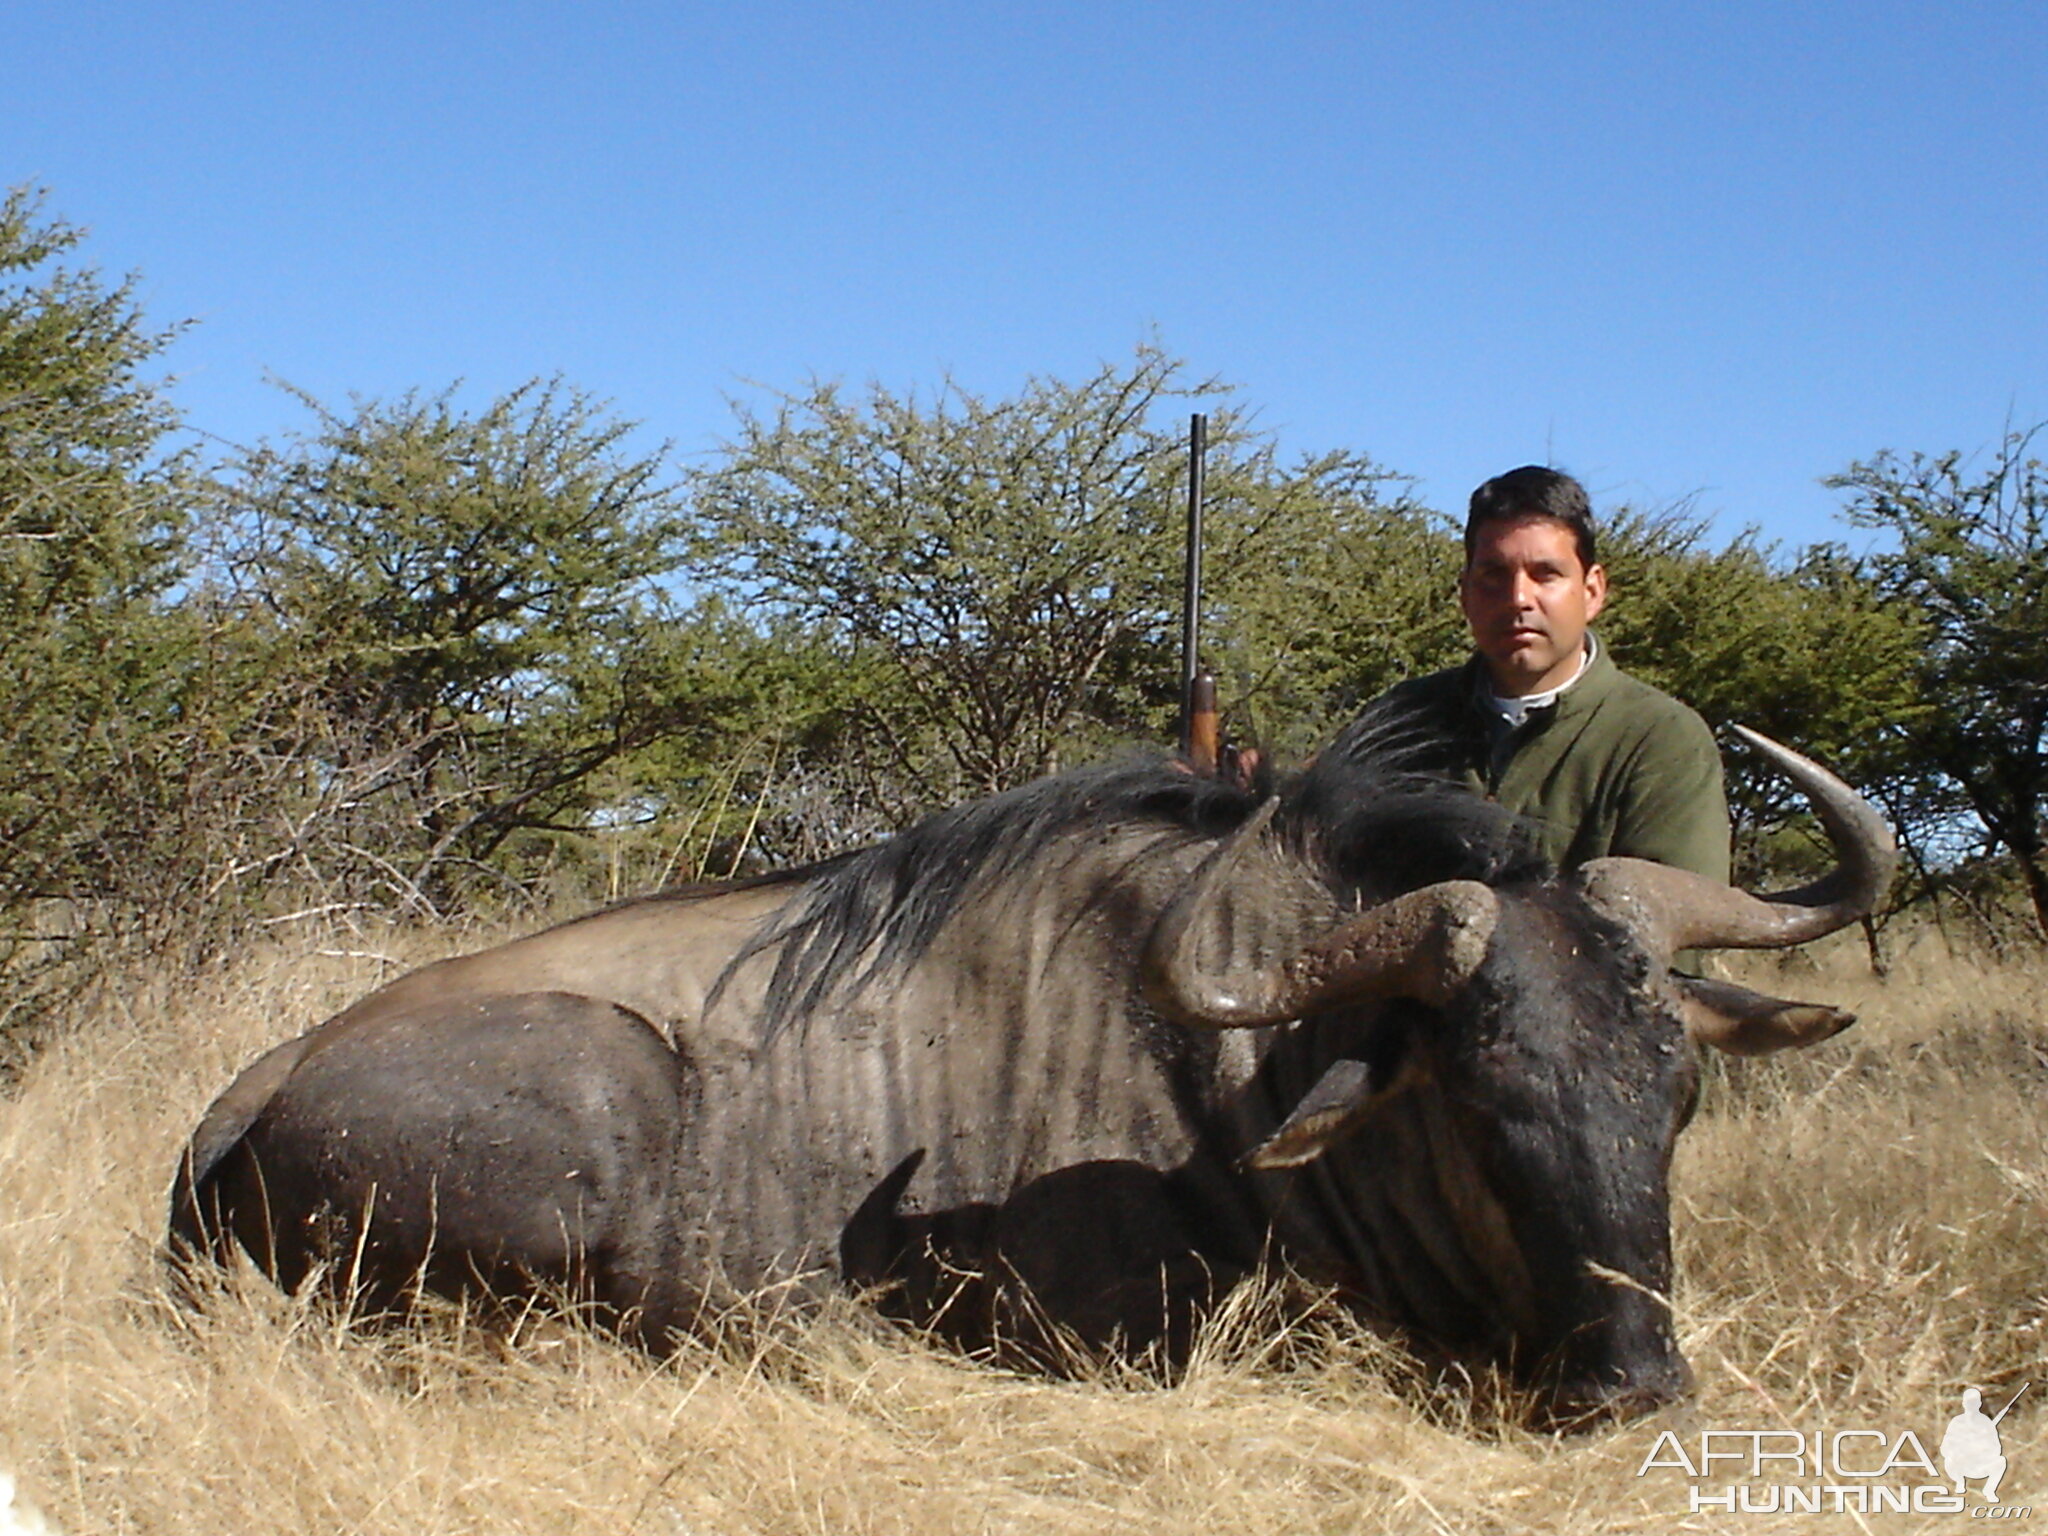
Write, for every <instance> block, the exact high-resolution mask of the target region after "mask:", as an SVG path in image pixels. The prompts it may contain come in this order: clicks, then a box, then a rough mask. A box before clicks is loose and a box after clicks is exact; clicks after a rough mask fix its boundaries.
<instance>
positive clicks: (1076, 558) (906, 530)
mask: <svg viewBox="0 0 2048 1536" xmlns="http://www.w3.org/2000/svg"><path fill="white" fill-rule="evenodd" d="M1219 394H1220V387H1219V386H1218V385H1216V384H1215V383H1214V381H1198V382H1190V381H1188V380H1186V379H1185V378H1184V368H1183V365H1182V364H1181V363H1179V362H1177V361H1176V360H1174V359H1172V358H1169V357H1167V356H1166V355H1165V354H1164V353H1162V352H1160V351H1159V350H1157V349H1156V348H1152V347H1142V348H1140V349H1139V350H1138V352H1137V353H1136V355H1135V356H1134V358H1133V359H1132V361H1131V362H1130V364H1129V365H1128V366H1122V367H1119V366H1111V365H1105V366H1104V367H1102V368H1101V369H1100V370H1098V371H1097V372H1096V373H1095V374H1094V375H1092V376H1091V377H1089V378H1087V379H1084V380H1082V381H1081V382H1079V383H1066V382H1062V381H1058V380H1051V379H1032V380H1029V381H1028V382H1027V383H1026V384H1025V385H1024V387H1023V388H1022V389H1021V390H1020V391H1019V392H1018V393H1017V394H1016V395H1014V396H1013V397H1010V398H1007V399H990V398H987V397H984V396H980V395H976V394H972V393H969V392H966V391H963V390H960V389H958V388H957V387H954V386H952V385H951V384H948V385H947V386H946V387H944V388H943V389H942V390H941V391H940V392H939V394H938V395H937V396H936V397H935V398H934V399H932V400H930V401H923V400H920V399H918V398H917V397H916V396H914V395H897V394H894V393H892V392H890V391H888V390H886V389H883V388H881V387H879V386H876V387H873V388H871V389H870V390H869V391H868V392H867V394H866V395H865V397H864V398H861V399H859V400H854V399H849V398H848V397H847V395H846V394H845V393H844V392H843V391H842V390H841V389H839V388H838V387H837V386H835V385H830V384H823V385H817V386H814V387H813V388H812V389H811V390H810V391H809V392H808V393H806V394H803V395H800V396H786V397H784V398H783V399H782V400H781V401H780V402H779V404H778V406H777V408H776V409H775V411H774V412H773V413H772V414H771V415H765V416H764V415H761V414H757V413H755V412H753V411H751V410H748V409H746V408H744V407H741V408H739V409H738V412H737V414H738V432H737V435H736V437H735V439H734V440H733V442H732V443H730V444H729V445H728V448H727V451H726V453H725V455H724V458H723V460H722V462H720V463H719V464H717V465H715V466H714V467H712V468H710V469H708V470H706V471H704V472H703V473H702V474H701V475H700V476H699V477H698V478H697V480H696V482H695V486H694V490H695V504H696V514H697V517H698V520H699V525H700V543H699V546H698V548H699V554H700V559H701V561H702V565H703V570H704V572H705V578H706V579H707V581H709V582H711V583H712V584H714V585H715V586H716V588H717V589H718V590H721V591H723V592H725V593H727V594H729V595H730V596H731V597H732V599H733V600H734V601H735V602H740V603H745V604H748V605H750V606H751V607H752V608H753V609H754V610H755V611H757V612H766V613H769V614H772V615H775V616H776V617H777V618H778V619H780V620H782V621H785V622H788V623H793V624H796V625H799V626H802V627H803V628H805V629H806V630H807V631H810V632H812V633H815V634H817V635H819V636H820V637H822V638H824V639H826V640H827V641H828V642H829V643H831V644H832V645H833V646H834V648H835V649H836V651H837V653H838V655H839V657H840V658H841V664H842V665H844V666H845V667H846V668H847V670H848V675H849V678H850V679H851V680H852V681H854V682H855V683H857V688H854V689H849V691H848V704H847V707H846V709H845V711H844V719H845V727H846V729H845V730H844V732H843V733H842V734H841V736H840V738H839V746H840V748H841V749H842V750H849V751H851V752H852V753H854V754H856V755H859V756H861V757H862V758H864V759H865V760H866V761H867V763H868V765H869V771H868V772H866V773H864V774H862V775H861V776H860V777H861V778H862V779H863V780H864V781H865V784H866V786H867V787H868V790H869V791H870V792H871V794H872V798H873V799H874V800H875V801H876V803H877V804H878V805H880V806H883V807H886V808H887V810H888V811H889V812H890V813H892V819H900V818H901V816H902V815H904V814H907V813H908V812H909V811H910V810H912V809H922V808H927V807H929V806H931V805H934V804H943V803H946V802H948V801H951V800H955V799H958V798H961V797H962V796H965V795H972V794H978V793H986V792H989V791H992V790H996V789H1000V788H1003V787H1005V786H1008V785H1011V784H1015V783H1018V782H1021V781H1023V780H1025V779H1028V778H1030V777H1033V776H1034V775H1037V774H1040V773H1044V772H1047V771H1049V770H1051V769H1052V768H1054V767H1056V766H1057V765H1058V764H1059V763H1060V762H1062V761H1063V760H1071V759H1072V758H1074V757H1077V756H1085V755H1089V754H1092V753H1095V752H1099V751H1101V750H1103V749H1104V748H1105V746H1107V745H1109V744H1111V743H1114V742H1117V741H1128V740H1132V739H1143V740H1150V741H1154V742H1166V741H1170V740H1171V739H1172V736H1173V730H1174V726H1173V718H1174V714H1175V711H1176V709H1177V707H1178V700H1177V690H1178V679H1179V665H1178V661H1177V650H1176V648H1177V645H1178V635H1179V625H1180V583H1181V562H1182V541H1183V512H1184V506H1185V482H1184V479H1183V476H1184V475H1185V472H1186V471H1185V459H1186V455H1185V452H1184V449H1183V444H1184V441H1185V438H1184V433H1185V428H1186V416H1185V415H1184V414H1183V413H1182V412H1181V410H1180V409H1177V407H1184V406H1186V405H1188V404H1191V403H1199V402H1205V401H1209V400H1211V399H1213V397H1216V396H1218V395H1219ZM1169 407H1176V409H1172V410H1169ZM1209 414H1210V417H1211V421H1210V430H1209V445H1210V446H1209V455H1208V459H1207V491H1208V494H1207V498H1206V505H1207V515H1208V525H1209V551H1208V566H1209V571H1210V580H1209V613H1210V619H1211V622H1210V624H1209V625H1208V634H1209V636H1210V638H1211V647H1212V651H1211V655H1210V657H1209V660H1210V661H1211V663H1212V664H1214V665H1217V666H1219V668H1221V669H1222V670H1224V671H1225V672H1226V673H1227V674H1229V675H1231V676H1232V677H1233V678H1234V680H1235V681H1236V683H1237V685H1238V686H1237V688H1236V690H1235V692H1236V697H1237V699H1238V701H1239V705H1238V707H1239V708H1240V709H1241V710H1243V709H1248V708H1250V707H1253V706H1254V705H1257V706H1260V707H1262V708H1263V709H1264V712H1265V713H1267V714H1268V715H1271V716H1276V717H1281V718H1283V719H1286V720H1288V721H1289V722H1290V723H1291V722H1292V721H1293V720H1295V719H1296V718H1298V717H1299V715H1300V712H1301V710H1302V708H1303V706H1304V705H1307V706H1308V707H1309V708H1310V709H1311V710H1313V709H1316V708H1319V707H1320V706H1321V704H1322V700H1323V698H1324V696H1325V695H1326V694H1328V693H1329V692H1330V691H1331V689H1332V687H1333V680H1334V679H1338V678H1340V677H1341V678H1343V679H1345V680H1346V681H1347V682H1348V683H1349V684H1350V686H1351V687H1352V689H1353V691H1354V692H1355V691H1357V686H1358V678H1359V676H1360V675H1361V674H1363V673H1366V672H1368V671H1369V670H1370V659H1371V658H1372V657H1373V656H1374V655H1375V652H1374V647H1375V646H1378V647H1380V649H1381V650H1382V651H1397V650H1398V649H1399V648H1400V645H1401V644H1402V643H1403V642H1401V641H1400V640H1398V639H1396V638H1395V637H1393V636H1392V635H1390V634H1388V633H1387V632H1386V630H1385V629H1384V628H1382V629H1380V630H1378V631H1370V630H1369V631H1368V633H1367V634H1366V635H1364V636H1363V637H1360V636H1354V635H1351V634H1348V633H1341V632H1339V631H1338V630H1337V629H1336V628H1335V627H1334V626H1333V625H1332V623H1331V619H1332V615H1333V612H1334V611H1335V610H1333V609H1332V608H1331V606H1329V605H1330V604H1331V602H1333V601H1335V600H1338V599H1348V598H1352V597H1353V596H1354V593H1355V591H1356V590H1361V589H1362V590H1364V591H1365V592H1367V593H1372V592H1375V591H1377V590H1378V589H1379V587H1380V586H1384V585H1387V584H1390V583H1391V581H1392V578H1391V577H1390V576H1389V575H1388V574H1387V568H1388V567H1390V566H1391V565H1392V564H1393V562H1391V561H1389V560H1387V559H1386V558H1384V556H1382V555H1379V554H1377V553H1376V552H1375V550H1374V548H1373V546H1374V545H1375V543H1376V541H1379V540H1382V539H1384V538H1386V537H1388V536H1389V535H1390V534H1391V535H1394V536H1399V537H1402V538H1409V539H1412V538H1413V537H1415V529H1414V527H1413V526H1412V525H1413V524H1415V523H1416V522H1417V520H1418V519H1419V518H1420V516H1421V514H1420V513H1419V512H1418V511H1417V510H1416V509H1413V508H1412V507H1410V506H1408V505H1407V504H1406V503H1405V502H1400V501H1397V502H1396V503H1395V504H1394V505H1393V506H1391V507H1389V506H1385V505H1382V503H1381V502H1380V500H1379V494H1378V493H1379V490H1380V488H1381V486H1382V485H1383V484H1384V483H1385V481H1386V479H1387V478H1388V477H1387V476H1386V475H1385V474H1384V472H1382V471H1379V470H1377V469H1375V468H1374V467H1373V466H1372V465H1371V464H1370V462H1369V461H1367V460H1365V459H1364V458H1363V457H1362V456H1358V455H1346V454H1337V455H1329V456H1326V457H1324V458H1321V459H1315V460H1309V461H1305V462H1304V463H1302V464H1301V465H1299V466H1297V467H1294V468H1282V467H1280V466H1279V465H1278V464H1277V463H1276V462H1275V458H1274V454H1273V450H1272V447H1271V445H1270V443H1269V442H1266V441H1264V440H1262V439H1260V438H1258V437H1257V436H1255V435H1254V434H1253V433H1252V432H1251V431H1250V429H1249V428H1248V427H1247V426H1246V425H1245V422H1244V419H1243V417H1242V416H1241V415H1240V414H1239V413H1238V412H1235V411H1233V410H1231V409H1229V408H1228V407H1227V405H1222V404H1220V403H1219V404H1217V405H1215V406H1213V407H1212V409H1211V411H1210V412H1209ZM1396 607H1397V605H1396V604H1393V603H1391V602H1390V603H1388V604H1387V609H1388V611H1389V612H1390V613H1391V612H1393V611H1394V610H1395V609H1396ZM1324 713H1327V711H1324Z"/></svg>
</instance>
